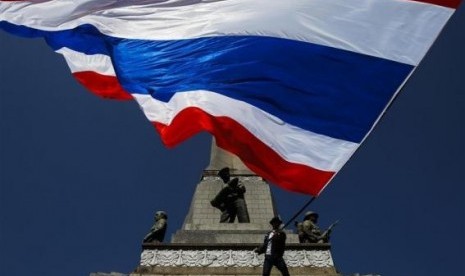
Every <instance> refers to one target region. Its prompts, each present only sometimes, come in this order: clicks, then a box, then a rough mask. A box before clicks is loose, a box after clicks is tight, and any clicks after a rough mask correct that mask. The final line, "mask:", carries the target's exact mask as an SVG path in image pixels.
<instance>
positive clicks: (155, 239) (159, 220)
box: [142, 211, 168, 243]
mask: <svg viewBox="0 0 465 276" xmlns="http://www.w3.org/2000/svg"><path fill="white" fill-rule="evenodd" d="M167 221H168V215H167V214H166V213H165V212H164V211H158V212H156V213H155V223H154V224H153V226H152V228H150V232H149V233H148V234H147V235H145V237H144V240H143V241H142V242H143V243H161V242H163V239H164V238H165V232H166V228H167V227H168V222H167Z"/></svg>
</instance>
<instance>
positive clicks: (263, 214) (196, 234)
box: [131, 144, 339, 276]
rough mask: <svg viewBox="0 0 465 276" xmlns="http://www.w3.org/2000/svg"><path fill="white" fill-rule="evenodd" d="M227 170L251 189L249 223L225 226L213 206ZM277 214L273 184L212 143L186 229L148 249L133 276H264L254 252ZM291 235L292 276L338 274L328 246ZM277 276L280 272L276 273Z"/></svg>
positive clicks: (144, 247)
mask: <svg viewBox="0 0 465 276" xmlns="http://www.w3.org/2000/svg"><path fill="white" fill-rule="evenodd" d="M225 166H227V167H229V168H230V171H231V177H237V178H238V179H239V181H240V182H241V183H242V184H243V185H244V186H245V188H246V193H245V194H244V198H245V201H246V204H247V209H248V213H249V217H250V223H238V222H234V223H220V222H219V221H220V215H221V212H220V211H219V210H218V209H216V208H214V207H212V206H211V204H210V201H211V200H212V199H213V198H214V197H215V196H216V195H217V194H218V192H219V191H220V190H221V189H222V188H223V187H224V185H225V184H224V183H223V181H222V180H221V179H220V177H219V176H217V173H218V171H219V170H220V169H221V168H223V167H225ZM276 215H277V213H276V210H275V206H274V203H273V197H272V195H271V190H270V187H269V186H268V184H267V183H266V182H265V181H264V180H263V179H262V178H261V177H258V176H257V175H254V174H253V173H252V172H250V171H249V170H248V169H247V168H246V167H245V166H244V165H243V164H242V162H240V160H239V159H238V158H237V157H235V156H233V155H231V154H229V153H227V152H224V151H222V150H221V149H219V148H217V147H216V146H215V144H213V147H212V153H211V161H210V165H209V167H208V168H207V170H205V171H204V173H203V175H202V178H201V180H200V183H199V184H198V185H197V188H196V190H195V193H194V196H193V199H192V203H191V206H190V209H189V212H188V214H187V216H186V218H185V220H184V224H183V226H182V229H180V230H178V231H177V232H176V233H175V234H174V235H173V236H172V239H171V243H168V244H143V245H142V254H141V261H140V264H139V266H138V267H137V268H136V270H135V271H134V272H133V273H132V274H131V276H162V275H165V276H169V275H184V276H190V275H204V276H210V275H212V276H213V275H223V276H224V275H262V266H263V259H264V255H257V254H256V253H254V252H253V249H254V248H256V247H258V246H259V245H260V244H261V243H262V242H263V239H264V235H265V234H266V233H267V232H268V231H270V230H271V226H270V224H269V221H270V219H271V218H272V217H274V216H276ZM286 234H287V240H286V251H285V254H284V260H285V261H286V264H287V266H288V269H289V272H290V274H291V275H306V276H312V275H313V276H323V275H326V276H338V275H339V274H338V273H337V272H336V269H335V267H334V263H333V259H332V256H331V251H330V245H329V244H300V243H299V241H298V236H297V234H294V233H292V231H286ZM272 275H280V273H279V271H277V270H276V268H273V270H272Z"/></svg>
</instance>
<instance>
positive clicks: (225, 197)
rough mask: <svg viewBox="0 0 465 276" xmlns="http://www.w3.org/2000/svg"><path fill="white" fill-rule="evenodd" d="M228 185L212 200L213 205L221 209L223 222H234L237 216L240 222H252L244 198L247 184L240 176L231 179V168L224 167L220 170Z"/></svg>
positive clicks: (224, 181)
mask: <svg viewBox="0 0 465 276" xmlns="http://www.w3.org/2000/svg"><path fill="white" fill-rule="evenodd" d="M218 175H219V176H220V177H221V179H222V180H223V183H225V184H226V186H225V187H224V188H223V189H221V191H220V192H219V193H218V194H217V195H216V196H215V198H214V199H213V200H212V201H210V203H211V205H212V206H213V207H215V208H218V209H220V211H221V217H220V222H221V223H225V222H228V223H233V222H234V221H235V219H236V217H237V220H238V222H240V223H244V222H245V223H247V222H250V218H249V212H248V210H247V204H246V202H245V199H244V194H245V186H244V185H242V184H241V183H240V182H239V179H238V178H236V177H235V178H233V179H231V175H230V172H229V168H227V167H226V168H223V169H221V170H220V171H219V172H218Z"/></svg>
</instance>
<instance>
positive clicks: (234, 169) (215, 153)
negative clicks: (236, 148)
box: [206, 138, 254, 175]
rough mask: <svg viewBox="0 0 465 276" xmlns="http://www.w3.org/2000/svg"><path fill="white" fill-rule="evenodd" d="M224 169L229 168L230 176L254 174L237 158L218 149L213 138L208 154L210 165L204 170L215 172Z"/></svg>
mask: <svg viewBox="0 0 465 276" xmlns="http://www.w3.org/2000/svg"><path fill="white" fill-rule="evenodd" d="M224 167H229V169H230V170H231V173H232V174H250V175H253V174H254V173H253V172H252V171H251V170H249V168H247V167H246V166H245V165H244V163H242V161H241V160H240V159H239V158H238V157H237V156H235V155H233V154H231V153H229V152H227V151H225V150H223V149H221V148H219V147H218V146H217V145H216V141H215V138H213V139H212V147H211V153H210V164H209V165H208V167H207V169H206V170H207V171H215V170H220V169H222V168H224Z"/></svg>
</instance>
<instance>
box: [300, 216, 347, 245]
mask: <svg viewBox="0 0 465 276" xmlns="http://www.w3.org/2000/svg"><path fill="white" fill-rule="evenodd" d="M318 217H319V215H318V214H317V213H315V212H312V211H308V212H307V213H305V217H304V221H303V222H302V225H301V228H300V229H299V228H298V229H297V231H298V234H299V241H300V242H301V243H327V242H329V236H330V234H331V231H332V228H333V227H334V226H335V225H336V224H337V223H338V221H336V222H335V223H333V224H331V226H330V227H328V229H327V230H326V231H324V232H322V231H321V230H320V228H319V227H318V225H317V223H318Z"/></svg>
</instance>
